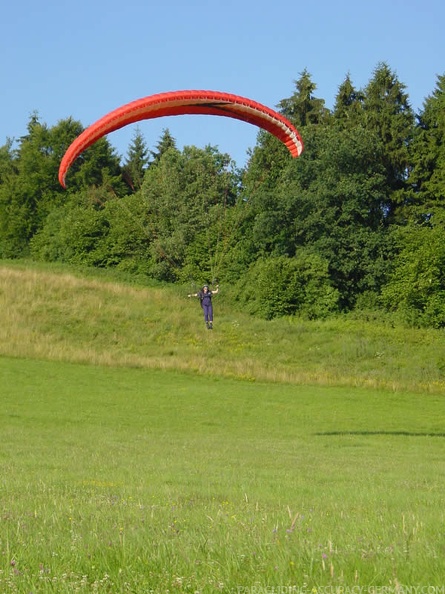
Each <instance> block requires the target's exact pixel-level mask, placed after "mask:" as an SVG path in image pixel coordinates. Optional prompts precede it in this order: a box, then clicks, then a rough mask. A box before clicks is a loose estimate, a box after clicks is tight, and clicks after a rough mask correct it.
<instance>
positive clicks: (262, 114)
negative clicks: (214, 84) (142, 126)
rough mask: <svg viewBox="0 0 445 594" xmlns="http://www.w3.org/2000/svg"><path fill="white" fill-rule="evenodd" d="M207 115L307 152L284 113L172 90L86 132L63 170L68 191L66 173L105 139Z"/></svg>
mask: <svg viewBox="0 0 445 594" xmlns="http://www.w3.org/2000/svg"><path fill="white" fill-rule="evenodd" d="M189 114H203V115H216V116H225V117H229V118H235V119H237V120H242V121H244V122H248V123H250V124H254V125H255V126H258V127H259V128H263V129H264V130H267V131H268V132H270V133H271V134H273V135H274V136H276V137H277V138H278V139H279V140H281V142H283V143H284V144H285V145H286V146H287V148H288V149H289V152H290V153H291V155H292V156H293V157H299V156H300V155H301V153H302V151H303V141H302V139H301V136H300V134H299V132H298V130H297V129H296V128H295V127H294V126H293V125H292V124H291V123H290V122H289V120H287V118H285V117H284V116H282V115H281V114H279V113H278V112H276V111H274V110H273V109H270V108H269V107H266V106H264V105H261V103H257V102H256V101H252V100H251V99H246V98H245V97H240V96H238V95H232V94H230V93H222V92H220V91H171V92H168V93H159V94H156V95H150V96H148V97H144V98H142V99H137V100H136V101H132V102H131V103H127V104H126V105H123V106H122V107H119V108H117V109H115V110H114V111H111V112H110V113H108V114H107V115H105V116H103V117H102V118H100V119H99V120H97V122H95V123H94V124H92V125H91V126H89V127H88V128H87V129H86V130H84V131H83V132H82V133H81V134H80V135H79V136H78V137H77V138H76V139H75V140H74V141H73V142H72V144H71V145H70V146H69V147H68V150H67V151H66V153H65V155H64V156H63V158H62V161H61V163H60V167H59V182H60V184H61V185H62V186H63V187H64V188H65V187H66V185H65V177H66V174H67V172H68V170H69V168H70V167H71V165H72V164H73V163H74V161H75V160H76V159H77V157H78V156H79V155H80V154H81V153H82V152H83V151H84V150H85V149H87V148H88V147H89V146H91V145H92V144H93V143H94V142H96V141H97V140H99V138H101V137H102V136H105V135H106V134H109V133H110V132H114V131H115V130H118V129H119V128H123V127H124V126H126V125H128V124H133V123H135V122H139V121H141V120H147V119H152V118H160V117H163V116H173V115H189Z"/></svg>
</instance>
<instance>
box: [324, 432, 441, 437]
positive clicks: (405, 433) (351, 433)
mask: <svg viewBox="0 0 445 594" xmlns="http://www.w3.org/2000/svg"><path fill="white" fill-rule="evenodd" d="M314 435H318V436H320V435H324V436H339V435H340V436H341V435H361V436H362V437H363V436H364V437H366V436H367V435H394V436H396V437H398V436H400V435H401V436H404V437H445V433H413V432H412V431H323V432H321V433H314Z"/></svg>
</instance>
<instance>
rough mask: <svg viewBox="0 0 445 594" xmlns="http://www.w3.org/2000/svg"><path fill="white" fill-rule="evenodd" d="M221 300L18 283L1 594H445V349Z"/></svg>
mask: <svg viewBox="0 0 445 594" xmlns="http://www.w3.org/2000/svg"><path fill="white" fill-rule="evenodd" d="M218 297H219V296H218ZM221 297H222V298H221V299H220V300H218V301H217V302H216V303H215V307H217V317H216V318H215V330H214V331H213V332H209V331H206V330H205V329H204V327H203V326H204V325H203V324H202V322H201V318H200V312H199V311H197V304H196V302H192V303H191V302H190V301H188V300H187V299H186V298H184V296H183V294H182V293H181V292H179V291H177V290H172V289H169V288H164V287H157V288H156V287H152V288H147V287H141V286H137V285H134V286H131V285H129V284H128V283H125V282H117V281H116V280H110V279H105V278H100V277H97V276H95V277H93V276H88V275H86V274H84V275H80V274H77V273H73V272H69V273H68V272H66V271H62V270H55V269H51V270H50V269H48V268H46V269H40V268H38V267H35V266H34V267H30V266H22V265H18V264H10V263H7V264H5V265H4V266H2V267H0V304H1V310H2V314H3V321H2V328H1V329H0V336H1V341H0V342H1V345H0V349H1V356H0V398H1V409H0V416H1V419H0V422H1V442H0V465H1V466H0V468H1V478H0V592H2V593H3V592H5V593H10V592H11V593H12V592H17V593H20V594H21V593H23V594H25V593H27V594H29V593H31V592H32V593H37V592H38V593H47V592H48V593H49V592H57V593H59V592H60V593H62V594H65V593H71V592H85V593H86V592H89V593H90V592H100V593H110V594H111V593H113V594H114V593H120V592H122V593H127V592H129V593H130V592H131V593H148V592H153V593H158V592H159V593H164V592H194V593H195V592H200V593H207V592H209V593H210V592H236V593H239V592H245V593H246V594H253V593H254V592H257V593H258V592H269V593H270V592H281V593H283V592H301V593H302V592H311V593H313V594H316V593H317V592H328V591H329V592H334V591H335V592H337V591H339V592H340V591H342V592H345V591H347V589H348V588H351V589H352V588H355V590H354V591H355V592H356V593H357V592H360V593H361V592H370V591H372V590H373V589H376V588H387V590H386V592H389V591H393V592H396V591H397V592H403V591H405V590H406V589H408V588H414V587H418V586H419V587H420V586H422V587H425V588H429V591H433V589H434V592H439V591H440V592H443V591H444V589H443V588H444V581H445V530H444V527H445V511H444V510H445V462H444V455H443V453H444V445H445V406H444V404H445V403H444V389H443V388H444V384H443V381H444V378H443V361H444V349H443V334H442V333H441V332H439V331H435V332H432V331H426V330H413V329H401V328H398V327H397V326H395V327H392V326H391V324H379V323H378V322H377V321H375V320H374V321H372V320H369V321H364V320H351V319H343V320H332V321H330V322H327V321H326V322H323V323H322V322H317V323H315V322H313V323H311V322H307V321H297V320H281V321H277V322H269V323H268V322H264V321H260V320H253V319H250V318H248V317H246V316H243V315H242V314H240V312H239V311H237V310H236V309H235V308H234V306H233V304H230V303H228V302H227V303H225V302H224V295H223V294H222V295H221ZM258 343H259V344H258ZM425 591H426V590H425Z"/></svg>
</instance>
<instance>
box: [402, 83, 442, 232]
mask: <svg viewBox="0 0 445 594" xmlns="http://www.w3.org/2000/svg"><path fill="white" fill-rule="evenodd" d="M412 163H413V168H412V171H411V174H410V177H409V182H410V186H411V188H412V190H411V193H410V198H411V201H410V204H411V205H412V206H411V208H410V211H409V212H408V213H407V215H406V216H407V218H410V219H411V220H415V221H417V222H419V223H428V224H437V223H440V224H442V225H445V212H444V205H445V75H442V76H439V77H438V79H437V84H436V88H435V90H434V92H433V93H432V94H431V95H429V96H428V97H427V98H426V100H425V102H424V105H423V110H422V111H421V113H420V114H419V121H418V126H417V128H416V130H415V137H414V142H413V146H412Z"/></svg>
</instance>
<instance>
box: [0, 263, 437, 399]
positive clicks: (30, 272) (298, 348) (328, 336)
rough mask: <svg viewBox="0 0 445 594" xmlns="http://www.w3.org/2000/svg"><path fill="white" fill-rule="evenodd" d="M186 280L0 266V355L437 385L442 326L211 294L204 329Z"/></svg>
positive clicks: (315, 380)
mask: <svg viewBox="0 0 445 594" xmlns="http://www.w3.org/2000/svg"><path fill="white" fill-rule="evenodd" d="M187 290H188V289H187V288H184V290H183V291H181V290H180V289H178V288H172V287H163V288H144V287H141V286H134V285H133V286H131V285H129V284H124V283H119V282H116V281H112V280H109V279H108V280H107V279H105V278H103V279H101V278H100V277H99V276H97V277H95V278H89V277H87V276H82V275H80V274H76V273H69V272H66V271H63V270H60V269H57V268H53V267H38V266H31V267H30V266H26V265H25V264H21V263H3V264H2V265H1V266H0V311H1V312H2V324H1V325H0V354H1V355H4V356H13V357H28V358H38V359H46V360H60V361H75V362H82V363H94V364H102V365H111V366H133V367H143V368H161V369H180V370H190V371H193V372H199V373H204V374H214V375H215V374H216V375H221V376H224V377H236V378H243V379H247V380H265V381H279V382H282V381H285V382H291V383H306V384H322V385H333V384H334V385H353V386H369V387H385V388H388V387H389V388H393V389H409V390H417V391H430V392H442V391H444V390H445V349H444V348H443V341H444V335H443V331H434V330H414V329H402V328H394V327H392V326H391V325H390V324H385V323H378V322H375V321H372V320H371V321H368V322H366V321H363V320H361V321H354V320H352V319H351V318H339V319H336V320H331V321H325V322H308V321H301V320H293V319H281V320H275V321H273V322H266V321H263V320H257V319H253V318H251V317H249V316H247V315H245V314H244V313H243V312H242V311H241V309H242V308H241V305H240V306H239V308H238V309H235V308H234V307H233V305H231V304H230V303H228V302H227V300H226V299H225V296H224V287H222V290H221V292H220V294H219V295H218V296H217V297H215V299H214V301H215V330H214V331H213V332H209V331H206V330H205V328H204V325H203V322H202V316H201V312H200V309H199V305H198V303H197V301H196V300H189V299H187V297H186V293H187Z"/></svg>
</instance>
